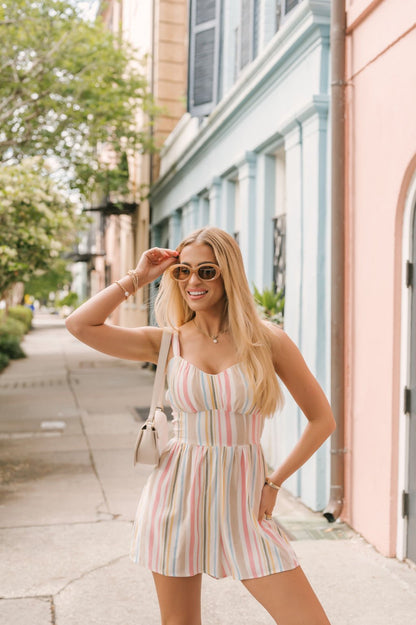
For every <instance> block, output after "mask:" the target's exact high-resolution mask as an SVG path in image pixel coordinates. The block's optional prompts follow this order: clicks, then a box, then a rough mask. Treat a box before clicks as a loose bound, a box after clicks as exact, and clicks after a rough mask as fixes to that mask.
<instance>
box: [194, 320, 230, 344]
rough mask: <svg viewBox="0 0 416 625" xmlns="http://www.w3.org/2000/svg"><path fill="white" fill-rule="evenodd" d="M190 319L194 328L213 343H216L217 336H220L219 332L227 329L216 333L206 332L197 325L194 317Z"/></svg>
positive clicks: (222, 332) (224, 332)
mask: <svg viewBox="0 0 416 625" xmlns="http://www.w3.org/2000/svg"><path fill="white" fill-rule="evenodd" d="M192 321H193V322H194V325H195V327H196V329H197V330H198V331H199V332H200V333H201V334H203V335H204V336H207V337H208V338H209V339H211V341H212V342H213V343H218V337H219V336H221V334H226V333H227V332H228V330H220V331H219V332H218V334H208V332H204V330H201V328H200V327H199V325H198V324H197V322H196V321H195V318H194V319H192Z"/></svg>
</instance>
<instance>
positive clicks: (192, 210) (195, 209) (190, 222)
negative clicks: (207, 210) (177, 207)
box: [182, 195, 199, 237]
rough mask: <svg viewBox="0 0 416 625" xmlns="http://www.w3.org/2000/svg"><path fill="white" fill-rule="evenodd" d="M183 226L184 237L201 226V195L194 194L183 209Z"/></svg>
mask: <svg viewBox="0 0 416 625" xmlns="http://www.w3.org/2000/svg"><path fill="white" fill-rule="evenodd" d="M182 227H183V233H182V236H183V237H186V236H188V234H190V233H191V232H193V231H194V230H197V228H198V227H199V197H198V196H197V195H193V196H192V197H191V199H190V200H189V202H188V203H187V205H186V206H185V207H184V208H183V209H182Z"/></svg>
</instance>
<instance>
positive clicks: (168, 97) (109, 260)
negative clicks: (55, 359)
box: [91, 0, 188, 327]
mask: <svg viewBox="0 0 416 625" xmlns="http://www.w3.org/2000/svg"><path fill="white" fill-rule="evenodd" d="M100 13H101V16H102V19H103V21H104V23H105V25H106V26H107V28H109V29H110V30H111V31H112V32H114V33H118V34H120V35H121V36H122V37H123V39H124V40H125V41H128V42H129V43H130V44H131V45H132V46H133V47H134V48H135V49H136V50H137V53H138V57H140V58H142V59H143V60H144V63H145V72H146V76H147V80H148V84H149V89H150V91H151V92H152V94H153V96H154V99H155V103H156V105H157V106H158V107H159V113H158V114H157V116H156V117H155V119H154V120H150V121H153V125H152V133H153V138H154V142H155V144H156V146H157V147H158V148H159V147H161V146H162V145H163V143H164V140H165V138H166V137H167V136H168V135H169V134H170V132H171V131H172V129H173V128H174V127H175V125H176V124H177V122H178V120H179V119H180V118H181V117H182V115H183V114H184V112H185V110H186V85H187V23H188V14H187V2H186V0H175V1H172V0H109V1H107V2H105V3H102V6H101V10H100ZM148 123H149V120H148V119H147V118H145V117H144V116H142V115H140V116H139V117H138V119H137V125H138V127H141V126H143V125H146V124H148ZM128 168H129V187H130V197H129V198H127V202H126V206H127V210H126V214H119V213H118V211H115V212H114V211H113V212H111V208H110V209H107V210H105V209H104V207H103V211H101V214H100V217H99V218H96V220H97V224H98V222H100V224H99V227H97V228H96V231H97V237H98V239H101V248H102V250H101V254H102V255H101V256H97V257H96V260H95V265H94V268H93V270H92V272H91V292H92V294H93V293H94V292H96V291H97V290H99V289H101V288H103V287H104V286H106V285H108V284H110V283H111V282H112V281H114V280H117V279H118V278H119V277H120V276H122V275H124V274H125V273H126V272H127V271H128V269H130V268H133V267H135V266H136V264H137V261H138V259H139V257H140V255H141V254H142V253H143V251H145V250H146V249H148V248H149V246H150V221H151V205H150V202H149V198H148V191H149V189H150V187H151V185H152V184H153V182H154V181H155V180H156V179H157V177H158V175H159V156H158V154H157V153H154V154H135V155H133V156H129V162H128ZM110 200H111V198H110ZM97 246H98V247H100V244H97V245H96V247H97ZM149 297H150V291H149V289H141V290H140V291H139V292H138V293H137V295H136V296H135V297H130V298H129V299H128V300H127V301H126V302H125V303H124V304H123V305H122V306H121V307H120V308H119V309H118V310H117V311H115V313H114V314H113V315H112V318H111V320H112V322H113V323H116V324H120V325H123V326H127V327H134V326H139V325H145V324H147V323H148V321H149Z"/></svg>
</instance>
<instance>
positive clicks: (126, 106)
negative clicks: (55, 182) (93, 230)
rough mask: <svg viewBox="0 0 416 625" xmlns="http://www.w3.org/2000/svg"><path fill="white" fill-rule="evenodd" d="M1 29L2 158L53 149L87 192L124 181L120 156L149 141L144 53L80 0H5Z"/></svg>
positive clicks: (7, 159)
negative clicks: (86, 11)
mask: <svg viewBox="0 0 416 625" xmlns="http://www.w3.org/2000/svg"><path fill="white" fill-rule="evenodd" d="M0 36H1V41H2V45H1V47H0V74H1V77H2V79H1V81H0V163H1V162H3V163H7V162H16V161H21V160H22V159H23V158H27V157H28V156H33V155H44V156H53V157H55V158H56V159H58V160H59V163H60V165H61V167H63V168H64V169H65V170H66V172H67V174H68V175H69V177H70V178H71V185H72V186H73V187H76V188H78V189H81V190H82V191H84V192H85V191H86V190H89V189H91V188H92V187H94V185H97V184H98V186H100V185H102V184H103V183H105V185H106V187H107V188H106V190H111V189H112V188H114V187H115V186H117V185H119V184H120V175H119V172H117V167H114V164H117V162H118V161H119V156H120V155H121V154H122V153H124V152H127V153H130V152H133V151H134V152H137V151H145V150H150V149H152V140H151V133H150V130H149V127H147V128H142V129H139V130H138V129H137V118H138V115H140V111H143V112H145V113H147V114H148V115H149V116H150V117H149V118H152V116H153V115H154V113H155V110H156V109H155V107H154V105H153V101H152V98H151V95H150V94H149V91H148V86H147V82H146V79H145V78H144V75H143V70H142V67H143V61H142V62H140V61H139V60H138V58H137V55H136V54H135V52H134V50H133V49H132V48H131V47H129V46H128V44H127V43H126V42H124V41H123V40H122V39H121V37H120V38H117V37H115V36H114V35H113V34H111V33H110V32H109V31H108V29H106V28H105V26H104V25H103V24H102V22H101V20H100V18H97V20H96V21H95V22H92V21H88V20H86V19H84V18H83V17H82V15H81V14H80V11H79V7H78V6H77V3H76V1H75V0H0ZM103 146H106V149H107V150H108V149H109V151H110V153H112V154H113V156H114V158H113V159H112V162H111V163H107V164H104V162H103V159H102V158H100V152H101V151H102V148H103ZM113 174H114V176H113ZM113 178H114V181H113ZM121 179H122V180H123V179H124V177H123V176H121Z"/></svg>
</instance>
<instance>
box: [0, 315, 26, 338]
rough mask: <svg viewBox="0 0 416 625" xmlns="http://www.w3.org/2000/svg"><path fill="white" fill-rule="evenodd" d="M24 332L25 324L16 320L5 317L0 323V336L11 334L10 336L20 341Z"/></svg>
mask: <svg viewBox="0 0 416 625" xmlns="http://www.w3.org/2000/svg"><path fill="white" fill-rule="evenodd" d="M25 332H26V326H25V324H24V323H22V322H21V321H18V320H17V319H12V317H9V316H7V317H6V318H3V320H2V321H1V322H0V336H3V335H8V334H11V335H12V336H17V337H18V338H19V340H20V339H21V338H22V337H23V335H24V334H25Z"/></svg>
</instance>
